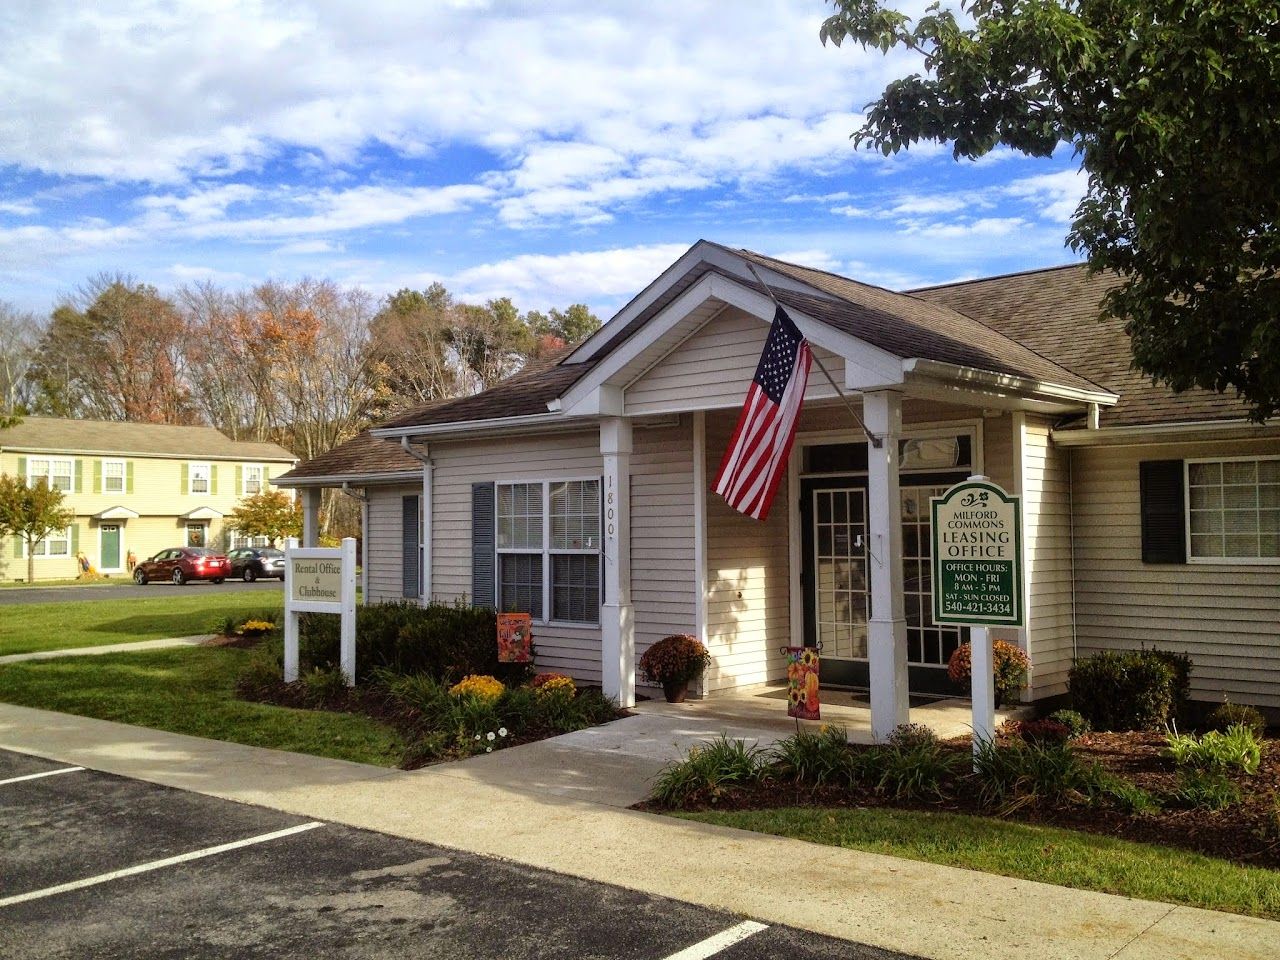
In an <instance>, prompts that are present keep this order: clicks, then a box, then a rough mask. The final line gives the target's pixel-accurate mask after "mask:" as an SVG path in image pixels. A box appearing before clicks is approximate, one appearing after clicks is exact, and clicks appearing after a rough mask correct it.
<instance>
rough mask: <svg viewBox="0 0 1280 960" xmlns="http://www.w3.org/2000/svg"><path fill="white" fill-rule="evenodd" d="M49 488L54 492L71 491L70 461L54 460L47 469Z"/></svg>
mask: <svg viewBox="0 0 1280 960" xmlns="http://www.w3.org/2000/svg"><path fill="white" fill-rule="evenodd" d="M49 470H50V476H49V486H51V487H53V489H55V490H70V489H71V461H70V460H54V461H53V464H52V465H51V466H50V468H49Z"/></svg>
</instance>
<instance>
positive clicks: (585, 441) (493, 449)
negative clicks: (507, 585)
mask: <svg viewBox="0 0 1280 960" xmlns="http://www.w3.org/2000/svg"><path fill="white" fill-rule="evenodd" d="M431 460H432V462H433V463H434V464H435V469H434V472H433V474H432V511H433V516H432V521H433V522H432V525H431V535H432V558H431V562H432V570H431V586H430V594H431V596H432V598H433V599H435V600H439V601H443V602H446V603H453V602H460V601H466V600H467V599H469V598H470V596H471V485H472V484H473V483H481V482H486V481H490V480H491V481H494V482H495V483H512V482H520V481H538V480H566V479H587V478H590V477H598V476H600V475H601V473H602V472H603V461H602V459H601V457H600V435H599V433H598V432H595V431H591V432H583V433H564V434H546V435H543V436H534V437H525V438H511V437H508V438H503V439H500V440H467V441H449V442H442V443H432V444H431ZM397 502H398V501H397ZM633 536H634V534H633ZM394 537H395V541H396V544H397V545H398V544H399V542H400V535H399V528H398V527H397V528H396V530H395V532H394ZM533 642H534V647H535V654H536V666H537V668H538V669H539V670H555V671H558V672H562V673H568V674H570V675H572V676H573V677H574V678H576V679H578V680H581V681H583V682H584V683H599V682H600V628H599V627H598V626H583V627H578V626H560V625H552V624H534V628H533Z"/></svg>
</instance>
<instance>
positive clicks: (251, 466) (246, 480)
mask: <svg viewBox="0 0 1280 960" xmlns="http://www.w3.org/2000/svg"><path fill="white" fill-rule="evenodd" d="M251 470H252V471H254V472H255V473H257V476H256V477H254V478H253V479H252V480H250V477H249V471H251ZM264 472H265V471H264V470H263V469H262V464H260V463H246V464H245V465H244V473H243V475H242V482H243V484H244V495H245V496H246V497H253V496H257V495H258V494H259V493H261V492H262V490H263V484H264V483H265V480H266V478H265V476H264V475H263V474H264ZM251 482H252V483H256V484H257V485H258V489H257V490H253V491H250V490H249V484H250V483H251Z"/></svg>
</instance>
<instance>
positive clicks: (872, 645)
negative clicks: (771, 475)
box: [862, 390, 909, 742]
mask: <svg viewBox="0 0 1280 960" xmlns="http://www.w3.org/2000/svg"><path fill="white" fill-rule="evenodd" d="M862 410H863V413H862V417H863V420H865V421H866V424H867V430H868V432H870V433H871V434H874V435H876V436H879V437H881V438H882V439H883V441H884V442H883V444H882V445H881V446H880V447H876V446H874V445H873V444H871V442H870V440H869V439H868V441H867V470H868V480H867V513H868V518H867V520H868V522H867V528H868V530H870V532H871V543H870V547H871V550H870V555H871V559H870V563H869V564H868V566H869V567H870V569H871V620H870V622H869V623H868V625H867V628H868V629H867V636H868V648H869V649H868V650H867V655H868V659H869V660H870V674H871V733H872V735H873V736H874V737H875V739H876V741H877V742H883V741H884V740H885V739H886V738H887V737H888V736H889V734H890V733H892V732H893V728H894V727H896V726H897V725H898V724H900V723H906V722H907V716H908V711H909V702H908V699H907V619H906V615H905V613H904V606H903V599H902V519H901V511H902V506H901V497H900V496H899V493H898V468H899V464H898V438H899V437H900V436H901V434H902V395H901V394H900V393H898V392H897V391H894V390H876V391H871V392H868V393H865V394H863V397H862Z"/></svg>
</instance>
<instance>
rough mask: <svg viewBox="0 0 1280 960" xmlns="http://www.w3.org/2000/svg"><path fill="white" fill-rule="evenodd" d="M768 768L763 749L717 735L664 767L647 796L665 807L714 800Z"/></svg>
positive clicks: (758, 777) (753, 780) (757, 778)
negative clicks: (717, 737)
mask: <svg viewBox="0 0 1280 960" xmlns="http://www.w3.org/2000/svg"><path fill="white" fill-rule="evenodd" d="M768 771H769V757H768V754H766V753H765V751H763V750H761V749H760V748H759V747H754V746H753V747H748V746H747V745H746V743H745V742H744V741H742V740H730V739H729V738H727V737H726V736H724V735H723V734H721V735H720V737H719V739H716V740H712V741H711V742H710V743H706V744H703V745H702V746H698V747H694V748H693V749H692V750H690V751H689V755H688V756H687V757H685V758H684V759H683V760H677V761H676V762H674V763H670V764H668V765H667V766H666V767H664V768H663V769H662V770H661V771H660V772H659V773H658V776H657V777H656V778H655V779H654V783H653V792H652V794H650V799H652V800H653V801H655V802H656V803H660V804H662V805H663V806H667V807H679V806H681V805H683V804H686V803H688V802H690V801H691V800H695V799H696V800H701V801H705V802H707V803H716V802H718V801H719V800H721V799H723V798H724V797H725V796H726V795H727V794H729V793H730V792H731V791H732V790H733V789H734V788H735V787H746V786H750V785H752V784H755V783H759V782H760V781H761V780H763V779H764V778H765V777H766V776H767V775H768Z"/></svg>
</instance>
